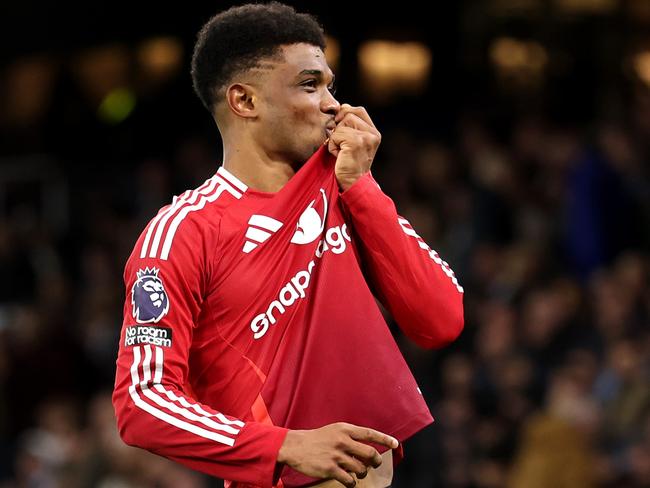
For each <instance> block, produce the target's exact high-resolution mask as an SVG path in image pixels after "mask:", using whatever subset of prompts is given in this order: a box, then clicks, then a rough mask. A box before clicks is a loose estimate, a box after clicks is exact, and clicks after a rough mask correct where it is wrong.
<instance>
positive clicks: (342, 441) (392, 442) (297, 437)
mask: <svg viewBox="0 0 650 488" xmlns="http://www.w3.org/2000/svg"><path fill="white" fill-rule="evenodd" d="M358 441H364V442H374V443H377V444H381V445H384V446H387V447H390V448H391V449H395V448H396V447H397V446H398V445H399V443H398V441H397V439H395V438H393V437H391V436H389V435H386V434H382V433H381V432H378V431H376V430H373V429H369V428H366V427H358V426H356V425H352V424H347V423H344V422H338V423H335V424H329V425H326V426H325V427H321V428H320V429H314V430H290V431H289V432H287V436H286V437H285V439H284V443H283V444H282V447H280V452H279V453H278V462H279V463H284V464H287V465H289V466H291V467H292V468H293V469H295V470H296V471H300V472H301V473H303V474H306V475H307V476H311V477H313V478H326V479H335V480H337V481H340V482H341V483H343V484H344V485H345V486H346V487H347V488H353V487H354V485H355V484H356V481H355V480H354V477H353V476H352V475H351V474H350V473H354V474H356V475H357V476H358V477H359V478H364V477H365V476H366V474H367V472H368V467H372V468H376V467H378V466H379V465H381V459H382V458H381V455H380V454H379V452H377V450H376V449H374V448H373V447H371V446H369V445H367V444H363V443H362V442H358Z"/></svg>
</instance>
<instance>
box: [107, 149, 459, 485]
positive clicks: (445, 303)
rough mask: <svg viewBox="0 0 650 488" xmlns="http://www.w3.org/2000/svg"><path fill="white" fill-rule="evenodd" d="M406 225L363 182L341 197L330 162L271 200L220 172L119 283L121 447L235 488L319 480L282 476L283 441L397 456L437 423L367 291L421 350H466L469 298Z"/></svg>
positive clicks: (162, 223)
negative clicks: (367, 436)
mask: <svg viewBox="0 0 650 488" xmlns="http://www.w3.org/2000/svg"><path fill="white" fill-rule="evenodd" d="M254 216H258V217H254ZM269 217H270V218H271V219H273V221H271V220H269V219H268V218H269ZM398 218H399V217H398V215H397V213H396V211H395V207H394V205H393V203H392V201H391V200H390V198H388V197H387V196H386V195H384V194H383V193H382V192H381V190H380V189H379V187H378V186H377V185H376V183H375V182H374V180H372V177H371V176H370V175H367V176H366V177H364V178H362V179H361V180H359V181H358V182H357V183H356V184H355V185H353V186H352V187H351V188H350V189H348V190H347V191H346V192H345V193H343V194H341V193H340V192H339V189H338V185H337V183H336V179H335V176H334V158H333V157H332V156H331V155H329V153H327V152H326V150H325V148H321V149H320V150H319V151H318V152H317V153H316V154H315V155H314V156H313V157H312V158H311V159H310V160H309V161H308V162H306V163H305V165H304V166H303V167H302V168H301V169H300V170H299V171H298V172H297V173H296V175H295V176H294V177H293V178H292V179H291V180H290V181H289V182H288V183H287V184H286V185H285V187H284V188H283V189H282V190H280V191H279V192H277V193H263V192H259V191H255V190H252V189H247V188H246V187H245V185H243V183H241V182H240V181H239V180H237V179H236V178H235V177H234V176H233V175H232V174H230V173H228V172H227V171H225V170H224V169H223V168H220V169H219V171H218V172H217V174H216V175H215V176H214V177H213V178H212V179H211V180H208V182H206V184H204V185H202V187H200V189H199V191H194V192H186V193H185V194H183V195H180V196H179V197H176V198H175V199H174V202H173V203H172V204H171V205H169V206H167V207H164V208H163V209H161V211H160V212H159V214H158V216H157V217H156V218H154V219H153V220H152V221H151V222H150V224H149V225H148V226H147V227H146V228H145V230H144V231H143V233H142V235H141V236H140V238H139V239H138V241H137V243H136V245H135V248H134V250H133V253H132V255H131V256H130V258H129V260H128V262H127V264H126V267H125V273H124V280H125V287H126V288H125V290H126V296H125V305H124V322H123V330H122V335H121V340H120V348H119V354H118V359H117V373H116V380H115V390H114V394H113V401H114V406H115V411H116V415H117V419H118V426H119V430H120V433H121V435H122V436H123V439H124V440H125V441H126V442H127V443H129V444H132V445H136V446H139V447H142V448H145V449H148V450H150V451H152V452H155V453H157V454H160V455H162V456H165V457H168V458H170V459H173V460H176V461H178V462H181V463H183V464H185V465H187V466H189V467H191V468H193V469H197V470H200V471H203V472H206V473H208V474H211V475H213V476H216V477H220V478H224V479H228V480H233V482H232V483H229V486H230V487H231V488H244V487H265V488H266V487H271V486H278V487H279V486H284V487H286V488H290V487H298V486H306V485H308V484H311V483H313V482H314V481H315V480H314V479H312V478H309V477H306V476H304V475H302V474H300V473H298V472H296V471H293V470H292V469H290V468H288V467H286V466H285V467H283V466H279V465H278V466H276V459H277V453H278V450H279V449H280V446H281V445H282V442H283V441H284V437H285V435H286V431H287V429H311V428H317V427H321V426H323V425H326V424H329V423H332V422H339V421H344V422H349V423H353V424H356V425H361V426H366V427H371V428H374V429H377V430H380V431H382V432H385V433H387V434H390V435H392V436H394V437H396V438H397V439H399V440H400V442H402V441H404V440H405V439H407V438H408V437H410V436H411V435H413V434H414V433H416V432H417V431H419V430H421V429H422V428H424V427H425V426H427V425H428V424H430V423H431V422H432V418H431V414H430V412H429V409H428V408H427V405H426V403H425V402H424V400H423V398H422V396H421V394H420V392H419V389H418V388H417V385H416V383H415V380H414V379H413V376H412V374H411V373H410V371H409V368H408V366H407V365H406V363H405V361H404V359H403V357H402V356H401V354H400V352H399V349H398V348H397V345H396V344H395V341H394V339H393V337H392V336H391V334H390V331H389V329H388V327H387V326H386V323H385V321H384V319H383V317H382V315H381V312H380V310H379V309H378V307H377V304H376V302H375V299H374V297H373V294H372V292H371V288H372V290H373V291H374V292H375V293H376V295H377V296H378V297H379V298H380V299H381V300H382V302H383V303H384V305H385V306H386V307H387V308H388V309H389V310H390V311H391V313H393V315H394V316H395V319H396V320H397V322H398V324H399V325H400V327H402V328H403V329H404V331H405V332H406V333H407V335H408V336H409V337H411V338H412V339H413V340H415V342H417V343H418V344H420V345H421V346H423V347H439V346H442V345H444V344H446V343H448V342H449V341H450V340H453V338H455V337H456V336H457V335H458V333H459V332H460V330H461V328H462V293H461V289H460V287H458V286H457V285H456V284H455V283H454V282H455V278H454V277H453V273H451V271H450V270H448V269H447V267H446V265H445V264H444V263H443V262H442V261H441V260H440V259H439V258H438V257H437V255H436V254H435V253H434V252H433V251H431V250H430V249H429V248H428V246H426V244H424V245H423V242H422V241H421V239H419V237H417V235H416V234H415V232H414V231H413V230H412V229H411V228H410V226H409V225H408V223H404V222H405V221H402V222H401V223H400V221H398ZM269 222H271V224H269ZM273 222H275V224H273ZM278 225H279V227H278ZM251 228H253V229H254V230H252V231H251ZM255 229H257V230H255ZM157 236H158V237H157ZM245 250H247V251H248V252H245ZM154 267H155V268H156V270H157V271H156V273H157V274H156V278H151V279H150V281H153V282H155V283H154V285H151V284H150V286H149V288H150V289H152V290H153V288H151V286H154V288H155V286H158V291H156V290H153V292H152V293H153V294H151V295H147V296H144V295H143V292H142V290H141V289H140V288H138V287H139V286H140V285H142V283H141V282H138V276H137V275H138V272H139V271H140V272H142V271H144V272H145V274H147V273H149V275H151V274H152V271H151V268H154ZM156 280H159V283H158V282H157V281H156ZM136 282H137V283H136ZM156 283H158V284H157V285H156ZM161 286H162V287H164V293H166V294H167V297H168V300H169V308H168V311H167V312H166V313H162V312H161V311H160V310H162V308H164V307H162V306H159V307H158V308H156V307H155V306H153V305H151V304H149V303H148V302H147V300H148V298H147V297H148V296H151V297H154V298H155V299H157V300H158V301H157V303H158V304H159V305H160V303H162V304H163V305H164V303H165V302H164V300H163V301H161V300H160V293H159V292H160V287H161ZM369 286H370V287H369ZM132 290H137V293H136V294H135V297H136V298H135V301H133V299H132V297H133V296H134V295H133V293H132ZM147 293H149V292H147ZM156 293H158V294H156ZM143 296H144V298H143ZM154 298H152V300H153V301H156V300H154ZM138 306H139V308H138ZM152 307H153V308H152ZM136 308H138V310H139V315H137V317H136V316H134V310H136ZM143 310H144V312H143ZM158 315H160V316H158ZM143 317H144V320H147V319H152V317H153V319H155V321H151V322H148V323H145V324H139V323H137V321H136V318H139V319H140V320H143ZM134 326H135V327H137V326H143V327H145V328H144V329H142V330H140V329H137V328H133V327H134ZM134 338H135V339H134ZM161 338H162V339H164V340H162V339H161ZM167 339H169V340H168V341H167V342H165V341H166V340H167ZM134 340H135V341H136V342H135V343H134V342H133V341H134ZM156 340H158V342H157V343H156V342H155V341H156ZM186 384H187V385H188V387H187V388H185V387H183V385H186ZM181 398H182V399H181ZM383 450H385V448H382V449H380V451H383ZM399 454H400V453H399V452H397V453H396V457H397V458H399V457H400V456H399ZM396 462H397V461H396ZM280 474H281V481H279V480H278V479H277V477H278V475H280Z"/></svg>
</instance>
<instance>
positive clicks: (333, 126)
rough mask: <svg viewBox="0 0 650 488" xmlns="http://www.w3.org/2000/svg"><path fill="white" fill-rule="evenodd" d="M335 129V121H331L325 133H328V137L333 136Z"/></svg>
mask: <svg viewBox="0 0 650 488" xmlns="http://www.w3.org/2000/svg"><path fill="white" fill-rule="evenodd" d="M334 129H336V124H335V123H330V124H327V125H326V126H325V134H327V137H328V138H329V137H331V136H332V132H334Z"/></svg>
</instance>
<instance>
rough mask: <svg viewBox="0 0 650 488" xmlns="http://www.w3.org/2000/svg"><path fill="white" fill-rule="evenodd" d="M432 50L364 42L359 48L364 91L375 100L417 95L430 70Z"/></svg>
mask: <svg viewBox="0 0 650 488" xmlns="http://www.w3.org/2000/svg"><path fill="white" fill-rule="evenodd" d="M431 64H432V55H431V50H430V49H429V48H428V47H427V46H425V45H424V44H422V43H420V42H394V41H387V40H373V41H367V42H365V43H363V44H362V45H361V47H360V48H359V67H360V70H361V79H362V82H363V83H364V87H363V88H364V92H365V93H368V94H369V95H370V96H372V97H374V98H376V99H377V100H386V99H387V98H389V97H390V96H391V95H395V94H397V93H411V94H414V93H420V92H421V91H423V90H424V89H425V88H426V84H427V82H428V80H429V73H430V71H431Z"/></svg>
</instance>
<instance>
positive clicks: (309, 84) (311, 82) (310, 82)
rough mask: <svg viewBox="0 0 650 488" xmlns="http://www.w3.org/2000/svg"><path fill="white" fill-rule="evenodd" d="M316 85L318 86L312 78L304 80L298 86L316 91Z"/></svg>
mask: <svg viewBox="0 0 650 488" xmlns="http://www.w3.org/2000/svg"><path fill="white" fill-rule="evenodd" d="M317 85H318V82H317V81H316V79H314V78H312V79H309V80H305V81H303V82H302V83H301V84H300V86H304V87H307V88H313V89H314V90H315V89H316V87H317Z"/></svg>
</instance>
